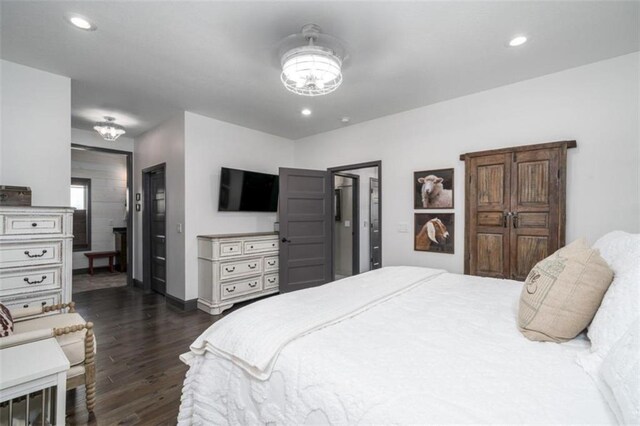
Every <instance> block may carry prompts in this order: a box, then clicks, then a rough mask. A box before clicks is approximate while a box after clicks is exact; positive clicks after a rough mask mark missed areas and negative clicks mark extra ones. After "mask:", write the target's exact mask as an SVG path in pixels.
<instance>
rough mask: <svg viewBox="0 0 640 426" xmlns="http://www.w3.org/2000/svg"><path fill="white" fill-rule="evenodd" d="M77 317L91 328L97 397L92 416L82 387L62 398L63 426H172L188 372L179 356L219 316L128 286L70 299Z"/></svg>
mask: <svg viewBox="0 0 640 426" xmlns="http://www.w3.org/2000/svg"><path fill="white" fill-rule="evenodd" d="M73 299H74V301H75V302H76V303H77V310H78V312H79V313H80V314H81V315H82V316H83V317H84V318H85V319H86V320H87V321H92V322H94V324H95V333H96V340H97V378H96V381H97V384H96V387H97V392H96V409H95V413H94V416H91V417H89V415H88V413H87V410H86V406H85V400H84V398H85V394H84V386H81V387H79V388H77V389H76V390H71V391H69V392H68V393H67V423H68V424H74V425H75V424H92V425H93V424H99V425H112V424H126V425H132V424H141V425H160V424H161V425H164V424H175V423H176V417H177V415H178V408H179V406H180V394H181V391H182V382H183V380H184V376H185V373H186V371H187V367H186V366H185V365H184V364H183V363H182V362H180V360H179V359H178V356H179V355H180V354H182V353H184V352H187V351H188V350H189V345H190V344H191V343H192V342H193V341H194V340H195V339H196V337H198V335H200V333H202V332H203V331H204V330H206V329H207V328H208V327H209V326H210V325H211V324H213V323H214V322H215V321H216V320H218V319H220V318H222V317H223V316H224V315H226V314H228V313H229V312H231V311H233V310H235V309H238V308H240V307H242V306H244V305H246V304H247V303H242V304H239V305H236V306H234V307H233V308H232V309H230V310H229V311H226V312H225V313H224V314H223V315H218V316H210V315H208V314H206V313H204V312H201V311H193V312H182V311H180V310H178V309H176V308H174V307H173V306H170V305H167V304H166V303H165V299H164V297H162V296H160V295H158V294H155V293H153V294H144V293H143V292H142V291H140V290H137V289H132V288H129V287H120V288H108V289H102V290H95V291H91V292H86V293H80V294H75V295H74V296H73Z"/></svg>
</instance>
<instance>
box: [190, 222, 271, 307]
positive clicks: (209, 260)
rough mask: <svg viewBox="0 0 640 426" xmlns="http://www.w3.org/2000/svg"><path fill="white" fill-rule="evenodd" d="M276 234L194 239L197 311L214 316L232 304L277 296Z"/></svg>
mask: <svg viewBox="0 0 640 426" xmlns="http://www.w3.org/2000/svg"><path fill="white" fill-rule="evenodd" d="M278 282H279V277H278V234H277V233H274V232H260V233H251V234H226V235H201V236H199V237H198V308H199V309H201V310H203V311H205V312H208V313H209V314H211V315H218V314H220V313H222V311H224V310H226V309H229V308H230V307H232V306H233V304H234V303H238V302H242V301H245V300H249V299H255V298H256V297H261V296H265V295H268V294H274V293H278V291H279V287H278Z"/></svg>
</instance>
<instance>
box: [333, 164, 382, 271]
mask: <svg viewBox="0 0 640 426" xmlns="http://www.w3.org/2000/svg"><path fill="white" fill-rule="evenodd" d="M328 170H329V172H330V174H331V179H330V181H331V185H332V190H333V193H334V197H333V206H332V207H333V212H334V226H333V227H332V241H333V256H332V259H333V262H332V273H333V279H334V280H336V279H341V278H345V277H347V276H351V275H357V274H359V273H362V272H367V271H370V270H372V269H378V268H380V267H382V230H381V217H382V198H381V192H380V183H381V179H382V162H381V161H372V162H368V163H359V164H351V165H346V166H340V167H333V168H330V169H328Z"/></svg>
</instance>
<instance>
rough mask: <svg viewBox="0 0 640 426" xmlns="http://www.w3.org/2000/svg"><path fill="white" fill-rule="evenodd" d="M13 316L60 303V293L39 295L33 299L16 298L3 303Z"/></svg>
mask: <svg viewBox="0 0 640 426" xmlns="http://www.w3.org/2000/svg"><path fill="white" fill-rule="evenodd" d="M2 303H3V304H4V305H5V306H6V307H7V308H9V310H10V311H11V313H12V314H13V315H15V314H16V313H20V311H22V310H26V309H33V308H36V307H40V306H51V305H55V304H58V303H60V293H50V294H39V295H37V296H33V297H22V298H15V299H12V300H6V301H4V302H2Z"/></svg>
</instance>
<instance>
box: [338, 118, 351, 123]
mask: <svg viewBox="0 0 640 426" xmlns="http://www.w3.org/2000/svg"><path fill="white" fill-rule="evenodd" d="M340 121H342V122H343V123H345V124H347V123H348V122H349V121H351V119H350V118H349V117H342V118H341V119H340Z"/></svg>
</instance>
